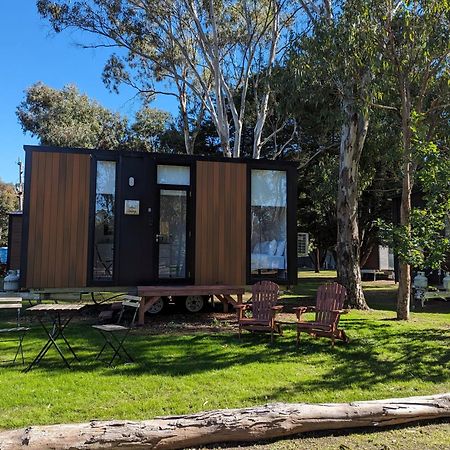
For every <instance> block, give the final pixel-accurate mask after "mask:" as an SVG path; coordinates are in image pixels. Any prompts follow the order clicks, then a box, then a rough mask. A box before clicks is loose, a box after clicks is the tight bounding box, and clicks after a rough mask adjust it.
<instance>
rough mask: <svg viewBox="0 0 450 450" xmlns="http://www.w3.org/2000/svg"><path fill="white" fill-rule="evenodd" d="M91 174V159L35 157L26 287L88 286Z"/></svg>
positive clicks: (53, 155)
mask: <svg viewBox="0 0 450 450" xmlns="http://www.w3.org/2000/svg"><path fill="white" fill-rule="evenodd" d="M28 170H30V169H28ZM89 174H90V157H89V155H86V154H77V153H59V152H39V151H33V153H32V159H31V181H30V191H29V195H30V207H29V222H28V251H27V270H26V287H28V288H53V287H84V286H86V274H87V246H88V220H89V179H90V177H89Z"/></svg>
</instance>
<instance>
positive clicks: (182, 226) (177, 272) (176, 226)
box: [157, 165, 190, 279]
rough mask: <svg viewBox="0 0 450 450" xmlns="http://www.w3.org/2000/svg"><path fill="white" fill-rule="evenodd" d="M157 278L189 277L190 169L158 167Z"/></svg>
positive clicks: (185, 167) (168, 166)
mask: <svg viewBox="0 0 450 450" xmlns="http://www.w3.org/2000/svg"><path fill="white" fill-rule="evenodd" d="M157 183H158V185H159V186H160V189H159V234H158V244H159V245H158V278H159V279H168V278H178V279H183V278H188V276H189V273H188V272H189V270H188V267H187V249H188V245H187V241H188V233H187V231H188V230H187V218H188V217H187V211H188V194H189V189H190V167H189V166H170V165H158V167H157Z"/></svg>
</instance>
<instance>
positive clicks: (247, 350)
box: [27, 319, 450, 402]
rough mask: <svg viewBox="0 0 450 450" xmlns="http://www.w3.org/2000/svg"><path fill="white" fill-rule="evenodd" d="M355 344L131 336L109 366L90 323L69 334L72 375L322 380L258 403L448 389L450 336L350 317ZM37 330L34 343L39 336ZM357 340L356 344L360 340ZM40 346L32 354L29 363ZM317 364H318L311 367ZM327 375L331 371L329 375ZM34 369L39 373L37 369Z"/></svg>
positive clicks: (347, 324)
mask: <svg viewBox="0 0 450 450" xmlns="http://www.w3.org/2000/svg"><path fill="white" fill-rule="evenodd" d="M342 325H343V327H344V328H345V329H346V331H347V332H348V334H349V335H350V337H351V338H353V339H352V341H351V343H350V344H349V345H343V344H338V345H336V346H335V347H334V348H332V347H331V346H330V342H329V340H326V339H318V340H315V339H313V338H310V337H304V338H303V336H304V335H302V341H301V346H300V348H299V349H298V350H297V349H296V348H295V331H294V328H292V329H289V330H287V332H286V335H285V336H284V337H278V336H277V337H276V338H275V343H274V344H273V345H270V336H268V335H262V334H251V333H245V334H243V336H242V339H241V341H239V339H238V337H237V335H235V334H230V333H223V332H216V333H210V334H204V333H202V334H199V333H197V334H190V335H186V334H185V335H182V334H160V335H148V334H145V330H137V331H136V332H135V333H133V334H132V335H130V336H129V338H128V340H127V341H126V348H127V350H128V351H129V352H130V354H131V355H133V356H134V357H135V360H136V362H135V363H132V364H118V365H117V366H115V367H113V368H110V369H109V368H107V367H106V366H105V362H104V361H94V356H95V354H96V352H97V351H98V349H99V348H100V347H101V345H102V339H101V337H100V336H99V335H97V333H95V332H93V331H92V330H91V329H89V330H87V329H86V326H85V325H74V326H73V327H72V330H71V331H70V333H69V332H68V336H69V338H70V342H71V344H73V346H74V349H75V351H76V352H79V353H80V359H81V362H76V363H74V364H73V366H72V370H73V371H77V372H83V371H84V372H95V371H100V373H101V375H102V376H109V375H110V376H116V375H133V376H139V375H144V374H152V375H163V376H170V377H172V376H173V377H177V376H188V375H192V374H197V373H203V372H209V371H220V370H223V369H227V368H230V367H233V366H238V367H242V366H246V365H251V364H272V363H273V364H283V363H288V364H297V363H298V364H305V359H308V361H309V362H306V364H310V365H312V366H313V368H314V367H317V370H318V372H319V373H320V375H318V376H317V377H313V379H303V378H302V379H301V380H299V381H298V383H292V384H290V385H289V386H288V387H286V386H285V387H283V388H280V389H278V390H277V389H275V388H274V389H273V390H270V388H269V389H268V391H267V392H266V393H265V395H264V398H263V397H261V398H256V399H255V401H257V402H262V401H263V402H267V401H275V400H279V398H280V397H283V396H285V395H286V393H287V391H289V392H305V393H306V392H308V391H311V390H312V391H314V390H345V389H348V388H349V387H350V386H351V388H352V389H364V390H365V389H370V388H371V387H373V386H374V385H375V384H378V383H381V384H382V383H386V384H392V383H396V382H398V383H404V382H407V381H408V380H421V381H423V382H432V383H445V382H446V381H447V380H449V379H450V371H449V365H450V351H449V348H450V330H442V329H430V330H423V329H407V328H405V327H404V326H398V325H397V326H396V323H395V322H383V323H381V322H379V321H373V320H364V319H349V320H344V321H343V323H342ZM38 331H39V330H33V332H32V333H31V334H30V336H29V339H30V340H35V339H38V338H40V339H41V340H40V342H41V344H40V345H41V346H42V345H43V344H44V341H42V333H39V332H38ZM355 336H356V338H355ZM39 348H40V346H38V345H36V344H35V345H33V348H32V349H30V348H29V349H27V355H28V358H29V359H31V355H33V354H36V353H37V352H38V351H39ZM311 358H312V362H311ZM324 369H325V372H324ZM33 370H34V369H33ZM37 370H40V371H45V372H48V374H51V373H55V374H59V373H61V372H63V371H68V369H66V368H65V367H64V365H63V362H62V361H61V359H60V358H59V355H57V354H56V352H55V350H54V349H52V350H51V352H49V354H48V355H47V356H46V358H45V359H44V360H43V361H42V362H41V364H40V365H39V367H38V368H37Z"/></svg>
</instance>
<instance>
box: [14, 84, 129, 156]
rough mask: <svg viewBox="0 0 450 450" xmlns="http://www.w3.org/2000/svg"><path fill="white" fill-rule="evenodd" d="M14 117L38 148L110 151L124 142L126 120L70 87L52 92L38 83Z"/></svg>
mask: <svg viewBox="0 0 450 450" xmlns="http://www.w3.org/2000/svg"><path fill="white" fill-rule="evenodd" d="M16 114H17V117H18V119H19V122H20V124H21V126H22V129H23V131H24V132H29V133H31V135H32V136H35V137H38V138H39V141H40V143H41V144H42V145H55V146H69V147H87V148H97V147H102V148H105V149H113V148H118V147H120V146H121V145H123V144H124V143H125V141H126V138H127V127H128V123H127V120H126V119H125V118H123V117H120V115H119V114H114V113H112V112H111V111H109V110H108V109H106V108H104V107H102V106H101V105H100V104H98V103H97V102H95V101H93V100H92V99H90V98H89V97H88V96H87V95H85V94H81V93H80V92H79V91H78V89H77V87H76V86H74V85H67V86H64V87H63V88H62V89H54V88H52V87H50V86H47V85H45V84H44V83H41V82H38V83H35V84H33V85H32V86H30V87H29V88H28V89H27V90H26V91H25V98H24V100H23V101H22V102H21V103H20V105H19V106H18V107H17V111H16Z"/></svg>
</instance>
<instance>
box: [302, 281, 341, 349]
mask: <svg viewBox="0 0 450 450" xmlns="http://www.w3.org/2000/svg"><path fill="white" fill-rule="evenodd" d="M346 296H347V291H346V290H345V287H344V286H342V285H340V284H338V283H327V284H324V285H322V286H320V287H319V289H318V290H317V298H316V306H315V307H314V306H300V307H298V308H294V311H295V312H296V314H297V346H298V345H299V343H300V333H301V332H305V333H308V334H310V335H311V336H315V337H317V336H322V337H328V338H331V345H334V341H335V340H336V339H340V340H342V341H344V342H345V343H347V342H348V338H347V335H346V334H345V332H344V330H342V329H339V328H338V323H339V318H340V316H341V314H345V313H347V311H346V310H344V309H343V308H344V301H345V298H346ZM305 312H315V313H316V317H315V319H314V320H312V321H304V320H303V318H302V314H303V313H305Z"/></svg>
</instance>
